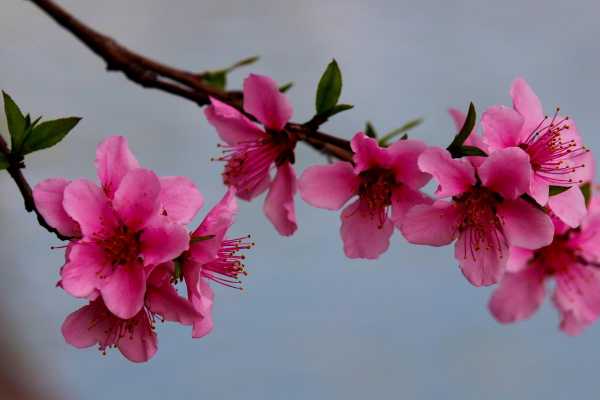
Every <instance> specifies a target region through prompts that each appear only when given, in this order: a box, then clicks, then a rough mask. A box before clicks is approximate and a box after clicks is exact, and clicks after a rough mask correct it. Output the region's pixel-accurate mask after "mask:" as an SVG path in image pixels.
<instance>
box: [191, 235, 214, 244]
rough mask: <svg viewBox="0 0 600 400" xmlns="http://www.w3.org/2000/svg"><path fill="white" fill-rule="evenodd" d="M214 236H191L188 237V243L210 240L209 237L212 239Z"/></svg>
mask: <svg viewBox="0 0 600 400" xmlns="http://www.w3.org/2000/svg"><path fill="white" fill-rule="evenodd" d="M214 237H215V235H206V236H192V238H191V239H190V244H194V243H199V242H204V241H206V240H210V239H212V238H214Z"/></svg>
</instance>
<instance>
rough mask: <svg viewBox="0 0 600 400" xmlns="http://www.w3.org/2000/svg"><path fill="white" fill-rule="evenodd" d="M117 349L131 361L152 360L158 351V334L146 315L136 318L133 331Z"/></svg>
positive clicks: (123, 338) (118, 344)
mask: <svg viewBox="0 0 600 400" xmlns="http://www.w3.org/2000/svg"><path fill="white" fill-rule="evenodd" d="M117 347H119V351H120V352H121V354H123V355H124V356H125V358H127V359H128V360H129V361H132V362H136V363H141V362H146V361H148V360H150V359H151V358H152V357H153V356H154V354H156V350H157V349H158V345H157V338H156V333H154V329H152V326H150V321H149V320H148V317H147V316H146V315H145V314H144V313H140V314H139V315H138V316H136V321H135V323H133V331H132V332H130V333H128V334H127V335H125V336H123V337H122V338H121V339H120V340H119V341H118V342H117Z"/></svg>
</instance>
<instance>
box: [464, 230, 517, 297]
mask: <svg viewBox="0 0 600 400" xmlns="http://www.w3.org/2000/svg"><path fill="white" fill-rule="evenodd" d="M498 238H500V239H498ZM454 256H455V257H456V259H457V260H458V262H459V264H460V268H461V270H462V273H463V275H464V276H465V278H467V280H468V281H469V282H471V284H472V285H474V286H489V285H493V284H494V283H496V282H498V281H500V279H501V278H502V274H503V273H504V270H505V266H506V259H507V258H508V257H507V256H508V246H507V245H506V243H505V241H504V240H502V239H501V233H499V232H490V231H483V232H480V231H477V232H474V231H473V229H472V228H467V229H466V230H465V231H463V232H461V233H460V235H459V236H458V240H457V241H456V245H455V248H454Z"/></svg>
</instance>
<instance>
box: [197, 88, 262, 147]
mask: <svg viewBox="0 0 600 400" xmlns="http://www.w3.org/2000/svg"><path fill="white" fill-rule="evenodd" d="M210 102H211V105H210V106H208V107H206V108H205V109H204V115H205V116H206V119H207V120H208V122H209V123H210V124H211V125H212V126H214V127H215V129H216V130H217V133H218V134H219V136H220V137H221V139H222V140H223V141H224V142H225V143H227V144H230V145H236V144H238V143H241V142H248V141H254V140H256V139H257V138H258V137H261V136H264V135H265V133H264V132H263V131H262V130H261V129H260V128H259V127H258V126H256V125H255V124H254V123H252V122H251V121H250V120H249V119H248V118H246V116H244V114H242V113H241V112H239V111H238V110H236V109H235V108H233V107H231V106H230V105H227V104H225V103H223V102H221V101H219V100H217V99H213V98H211V99H210Z"/></svg>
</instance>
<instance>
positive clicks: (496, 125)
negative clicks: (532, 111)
mask: <svg viewBox="0 0 600 400" xmlns="http://www.w3.org/2000/svg"><path fill="white" fill-rule="evenodd" d="M523 121H524V120H523V117H522V116H521V115H520V114H519V113H518V112H516V111H515V110H513V109H512V108H508V107H505V106H494V107H491V108H488V109H487V110H486V112H485V113H484V114H483V117H482V118H481V126H482V128H483V139H484V141H485V142H486V143H487V145H488V146H489V148H490V150H491V151H492V152H494V151H496V150H500V149H504V148H507V147H518V146H519V145H520V144H521V143H522V142H523V141H524V140H525V139H526V138H527V136H525V137H523V135H522V133H521V132H522V131H521V128H522V127H523Z"/></svg>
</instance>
